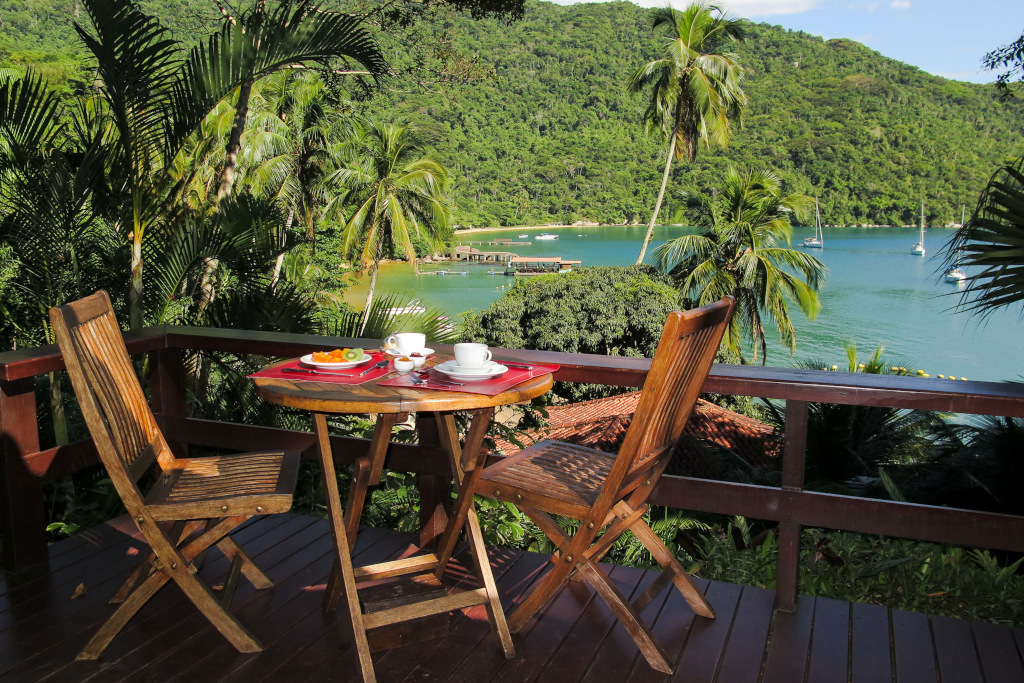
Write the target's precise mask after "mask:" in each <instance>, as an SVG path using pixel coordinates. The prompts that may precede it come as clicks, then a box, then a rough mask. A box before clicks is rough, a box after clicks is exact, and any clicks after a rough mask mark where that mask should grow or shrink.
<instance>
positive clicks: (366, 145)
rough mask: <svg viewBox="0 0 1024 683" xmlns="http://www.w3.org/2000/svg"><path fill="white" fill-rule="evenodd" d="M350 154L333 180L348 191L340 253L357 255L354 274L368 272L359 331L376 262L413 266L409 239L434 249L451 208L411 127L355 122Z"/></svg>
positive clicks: (438, 169) (437, 171) (441, 175)
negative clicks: (398, 260)
mask: <svg viewBox="0 0 1024 683" xmlns="http://www.w3.org/2000/svg"><path fill="white" fill-rule="evenodd" d="M350 152H351V156H350V162H349V165H348V166H346V167H345V168H343V169H341V170H340V171H337V172H336V173H335V174H334V177H335V178H336V179H337V181H338V182H339V183H340V184H341V185H342V186H344V187H346V188H348V189H347V191H346V193H345V195H344V201H345V204H346V205H352V206H354V213H353V214H352V217H351V218H349V220H348V222H347V223H346V224H345V227H344V230H343V233H342V240H343V245H344V249H345V250H346V252H347V253H349V254H351V255H356V254H358V258H359V263H360V270H361V271H362V272H364V273H365V272H366V271H369V272H370V288H369V291H368V292H367V294H366V304H365V306H364V307H363V313H364V314H363V327H364V328H365V326H366V323H367V321H368V320H369V318H368V316H369V314H370V306H371V304H372V303H373V292H374V288H375V287H376V284H377V269H378V266H379V264H380V261H381V259H382V258H384V257H385V256H387V255H388V254H391V253H394V254H397V255H401V256H403V257H404V258H405V259H406V260H408V261H410V262H411V261H414V260H415V259H416V249H415V248H414V246H413V239H414V238H420V239H424V240H426V242H427V243H428V244H429V245H430V246H431V247H433V248H439V247H440V246H441V244H442V243H443V240H444V239H445V238H446V237H448V236H450V234H451V205H450V203H449V201H448V197H447V195H446V185H447V181H448V172H447V170H446V169H445V167H444V166H443V165H442V164H441V163H440V162H439V161H437V160H435V159H433V158H432V157H431V156H430V155H429V152H428V151H427V148H426V146H425V145H424V144H423V143H422V142H421V141H420V140H419V139H418V137H417V135H416V130H415V129H414V128H413V127H412V125H410V124H408V123H385V124H379V123H376V122H373V121H366V122H361V123H357V124H356V126H355V130H354V132H353V139H352V144H351V148H350Z"/></svg>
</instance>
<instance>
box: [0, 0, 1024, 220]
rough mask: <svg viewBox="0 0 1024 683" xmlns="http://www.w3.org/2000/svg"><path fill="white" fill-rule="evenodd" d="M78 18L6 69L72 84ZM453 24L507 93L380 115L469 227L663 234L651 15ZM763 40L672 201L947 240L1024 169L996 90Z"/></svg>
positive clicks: (600, 12)
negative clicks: (712, 140)
mask: <svg viewBox="0 0 1024 683" xmlns="http://www.w3.org/2000/svg"><path fill="white" fill-rule="evenodd" d="M143 4H144V5H145V6H146V7H148V8H149V9H151V10H156V11H158V12H159V13H160V14H161V15H162V16H165V17H167V18H168V19H170V20H172V21H174V22H175V24H176V27H177V28H183V27H184V28H185V30H184V31H183V32H185V33H188V32H191V30H192V29H194V28H195V27H196V26H197V24H199V23H201V22H202V17H203V16H207V17H208V16H210V15H211V11H212V10H213V3H212V2H209V3H207V2H203V1H201V0H183V1H182V2H167V1H166V0H162V1H159V2H156V1H154V2H146V3H143ZM325 4H327V5H333V6H339V5H338V3H336V2H326V3H325ZM179 8H180V9H179ZM76 12H77V8H76V3H75V2H74V0H53V1H50V2H42V1H39V0H0V60H2V62H6V63H8V64H11V63H14V64H23V63H26V62H31V63H35V64H37V65H38V64H43V65H45V66H47V68H48V70H49V72H50V73H52V74H53V76H54V77H55V78H61V77H66V75H67V74H68V73H70V71H71V70H72V68H71V67H69V66H68V60H63V59H60V58H56V57H54V55H56V54H60V53H64V52H65V51H66V50H68V49H77V44H78V43H77V41H76V40H74V39H73V31H72V30H71V29H70V26H69V20H70V18H72V17H74V16H75V15H76ZM446 21H447V22H448V24H447V25H448V27H450V29H451V32H452V34H453V35H454V37H455V42H456V46H457V47H458V48H459V49H460V50H462V51H463V52H464V53H466V54H468V55H470V56H477V57H479V58H480V61H481V63H482V64H483V65H485V66H487V65H489V66H490V67H492V68H493V76H492V77H491V78H486V79H483V80H473V81H470V82H468V83H462V84H459V85H439V84H437V83H435V82H431V83H425V82H424V81H423V80H421V79H405V78H396V79H393V80H392V81H391V82H390V83H389V84H388V87H387V90H386V91H385V92H383V93H382V94H380V95H378V96H377V97H375V98H374V99H373V100H372V101H371V102H369V103H368V104H367V105H365V106H367V107H368V108H369V109H371V110H373V111H374V112H375V113H376V114H378V115H379V116H382V117H395V116H399V115H407V116H411V117H414V118H416V119H417V120H419V121H427V122H432V123H433V124H434V125H433V126H432V127H431V128H432V130H433V131H434V135H435V144H436V147H437V150H438V154H439V156H440V157H441V158H442V160H443V161H444V162H445V163H446V164H447V165H448V166H449V167H450V168H451V169H452V171H453V195H454V198H455V200H456V202H457V207H458V210H457V212H456V221H457V222H458V223H460V224H463V225H491V224H508V225H515V224H519V225H525V224H534V223H550V222H559V223H562V222H568V223H571V222H574V221H577V220H587V221H597V222H603V223H624V222H632V221H645V220H647V218H648V217H649V213H650V210H651V208H652V207H653V204H654V199H655V195H656V192H657V188H658V182H659V178H660V174H661V170H662V164H663V161H664V153H665V149H666V148H665V147H664V145H662V143H661V142H660V141H659V140H656V139H648V138H646V137H645V136H644V133H643V128H642V125H641V122H640V114H641V112H642V109H643V101H642V98H641V96H639V95H631V94H629V93H628V92H627V91H626V81H627V79H628V77H629V75H630V74H631V73H632V71H633V70H635V69H636V68H637V67H638V66H640V65H641V64H643V63H644V62H646V61H649V60H650V59H653V58H655V57H656V56H657V53H658V49H659V46H660V44H661V43H662V41H663V38H661V37H660V36H657V35H655V33H654V32H653V31H652V30H651V28H650V19H649V12H648V10H645V9H642V8H639V7H637V6H635V5H633V4H631V3H626V2H616V3H594V4H580V5H576V6H571V7H562V6H559V5H554V4H550V3H546V2H532V1H531V2H528V4H527V12H526V17H525V18H524V19H523V20H522V21H519V22H516V23H514V24H512V25H506V24H504V23H503V22H499V21H495V20H484V21H472V20H470V19H468V18H459V17H450V18H448V19H447V20H446ZM750 29H751V30H750V38H749V40H748V42H747V43H746V44H744V45H741V46H738V48H737V52H738V53H739V55H740V58H741V62H742V63H743V64H744V66H745V67H746V69H747V77H746V81H745V85H744V87H745V89H746V92H747V95H748V98H749V106H748V111H747V115H746V119H745V122H744V127H743V128H742V129H741V130H738V131H737V133H736V135H735V137H734V140H733V143H732V144H731V145H730V146H729V147H728V148H726V149H725V150H717V149H712V150H703V149H702V150H701V156H700V158H699V159H698V161H697V163H696V164H694V165H692V166H688V165H686V164H684V163H679V164H676V165H675V167H674V170H673V177H672V181H671V183H670V191H679V190H697V189H707V188H710V187H714V186H715V184H716V183H717V182H718V179H719V178H721V176H722V171H723V169H724V168H726V167H727V166H728V164H730V163H733V164H739V165H742V166H745V167H751V166H758V165H760V166H765V167H768V168H771V169H774V170H776V171H778V172H779V173H780V174H781V175H782V177H783V178H784V180H785V181H786V183H787V191H790V192H793V191H795V192H804V193H807V194H812V195H816V196H819V197H820V199H821V206H822V215H823V220H824V221H825V222H826V223H828V224H836V223H838V224H852V223H869V224H875V223H877V224H908V223H915V222H916V220H917V214H918V211H919V207H920V202H921V200H922V199H923V200H924V202H925V205H926V211H927V220H928V221H929V223H930V224H945V223H950V222H954V221H955V222H958V221H959V218H960V207H961V205H964V204H966V205H967V206H968V209H970V208H971V207H972V206H973V204H974V202H975V201H976V198H977V196H978V192H979V191H980V189H981V187H982V185H983V184H984V182H985V181H986V180H987V178H988V176H989V174H990V173H991V172H992V171H993V170H994V169H995V167H996V165H997V164H999V163H1000V162H1002V161H1003V160H1004V159H1005V158H1007V157H1010V156H1015V155H1019V154H1021V153H1022V152H1024V137H1022V132H1024V125H1022V124H1024V103H1021V102H1020V101H1017V102H1016V103H1012V104H1003V103H1000V102H998V101H997V100H996V97H995V92H994V88H992V87H990V86H982V85H974V84H968V83H960V82H955V81H948V80H945V79H942V78H938V77H933V76H929V75H927V74H925V73H923V72H921V71H919V70H918V69H916V68H914V67H911V66H908V65H905V64H902V63H900V62H896V61H893V60H890V59H887V58H885V57H883V56H882V55H879V54H878V53H876V52H873V51H871V50H869V49H867V48H865V47H864V46H862V45H860V44H859V43H855V42H853V41H848V40H831V41H823V40H821V39H820V38H816V37H814V36H810V35H807V34H805V33H802V32H791V31H787V30H785V29H782V28H781V27H778V26H770V25H767V24H754V25H751V27H750ZM186 40H190V38H188V37H186ZM382 42H383V43H384V45H385V47H386V52H387V54H388V56H389V58H390V59H391V60H392V61H393V62H394V63H396V64H398V65H402V64H408V63H409V62H411V61H412V60H413V59H415V57H416V55H415V54H412V55H410V54H408V52H407V51H406V49H405V47H404V46H399V45H398V44H397V43H395V42H394V40H393V39H392V38H391V37H389V36H385V37H384V38H383V39H382ZM993 47H996V46H995V45H993ZM671 201H672V199H671V197H670V199H669V202H670V203H669V205H668V209H669V210H671ZM664 215H667V214H664Z"/></svg>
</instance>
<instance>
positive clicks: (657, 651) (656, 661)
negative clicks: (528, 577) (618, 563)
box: [576, 558, 672, 674]
mask: <svg viewBox="0 0 1024 683" xmlns="http://www.w3.org/2000/svg"><path fill="white" fill-rule="evenodd" d="M576 566H577V569H578V570H579V572H580V573H581V574H582V575H583V578H585V579H586V580H587V583H589V584H590V585H591V586H592V587H593V588H594V590H595V591H597V594H598V595H600V596H601V597H602V598H603V599H604V601H605V602H606V603H607V604H608V607H609V608H611V610H612V613H613V614H615V617H616V618H617V619H618V620H619V622H620V623H621V624H622V626H623V627H624V628H625V629H626V631H627V632H628V633H629V635H630V637H632V638H633V641H634V642H635V643H636V645H637V647H638V648H640V653H641V654H643V656H644V659H646V660H647V663H648V664H650V665H651V668H652V669H655V670H656V671H660V672H662V673H666V674H671V673H672V665H671V664H670V663H669V661H668V655H667V654H666V653H665V650H664V649H662V647H661V645H659V644H658V641H657V640H655V638H654V634H653V633H652V632H651V629H650V628H649V627H648V626H647V624H645V623H644V622H643V620H642V619H641V618H640V613H639V612H638V611H637V610H636V608H635V607H633V605H631V604H630V602H629V599H628V598H627V597H626V596H625V595H623V593H622V591H620V590H619V589H618V587H617V586H616V585H615V584H614V583H612V582H611V580H610V579H609V578H608V577H607V576H605V574H604V572H602V571H601V570H600V569H598V568H597V567H596V566H594V565H593V564H592V563H591V562H590V561H589V560H587V559H586V558H583V559H582V560H580V562H579V563H578V564H577V565H576Z"/></svg>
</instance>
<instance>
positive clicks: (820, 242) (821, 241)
mask: <svg viewBox="0 0 1024 683" xmlns="http://www.w3.org/2000/svg"><path fill="white" fill-rule="evenodd" d="M804 246H805V247H807V248H808V249H822V248H824V246H825V235H824V234H823V233H822V232H821V212H820V211H818V198H817V197H815V198H814V236H813V237H808V238H806V239H804Z"/></svg>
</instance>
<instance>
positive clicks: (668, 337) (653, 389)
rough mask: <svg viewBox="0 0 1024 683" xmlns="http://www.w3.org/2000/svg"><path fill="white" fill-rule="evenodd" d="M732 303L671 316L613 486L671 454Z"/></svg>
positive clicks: (730, 300) (611, 480)
mask: <svg viewBox="0 0 1024 683" xmlns="http://www.w3.org/2000/svg"><path fill="white" fill-rule="evenodd" d="M734 304H735V300H734V299H733V298H732V297H725V298H723V299H722V300H721V301H718V302H716V303H713V304H709V305H707V306H703V307H701V308H697V309H694V310H692V311H685V312H679V311H676V312H673V313H670V314H669V316H668V319H667V320H666V321H665V327H664V329H663V331H662V335H661V340H660V341H659V343H658V348H657V351H655V354H654V360H653V361H652V363H651V370H650V372H649V373H648V374H647V379H646V381H645V382H644V387H643V393H642V394H641V397H640V403H639V405H637V409H636V413H634V415H633V420H632V422H630V425H629V429H628V431H627V432H626V438H625V440H624V441H623V444H622V448H621V449H620V450H619V455H618V457H617V459H616V464H615V471H613V473H612V474H611V475H610V477H609V482H608V483H609V484H610V485H612V486H615V487H618V486H619V485H620V483H621V482H622V481H624V480H625V478H626V476H627V474H628V473H631V472H632V473H635V472H636V471H638V470H647V469H650V468H652V467H655V466H656V465H658V464H659V463H660V462H661V461H662V460H664V459H666V458H668V457H670V456H671V454H672V449H673V446H674V445H675V443H676V441H678V439H679V437H680V436H681V435H682V433H683V429H684V428H685V427H686V421H687V420H688V419H689V417H690V413H691V412H692V411H693V406H694V405H695V404H696V402H697V397H698V396H699V395H700V391H701V388H702V387H703V386H704V381H705V380H706V378H707V375H708V372H709V371H710V370H711V365H712V363H713V362H714V359H715V352H716V351H717V350H718V346H719V344H720V343H721V341H722V336H723V334H724V333H725V328H726V326H727V325H728V323H729V317H730V315H731V314H732V309H733V306H734ZM620 461H625V462H620ZM632 479H634V477H633V476H631V477H630V480H632Z"/></svg>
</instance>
